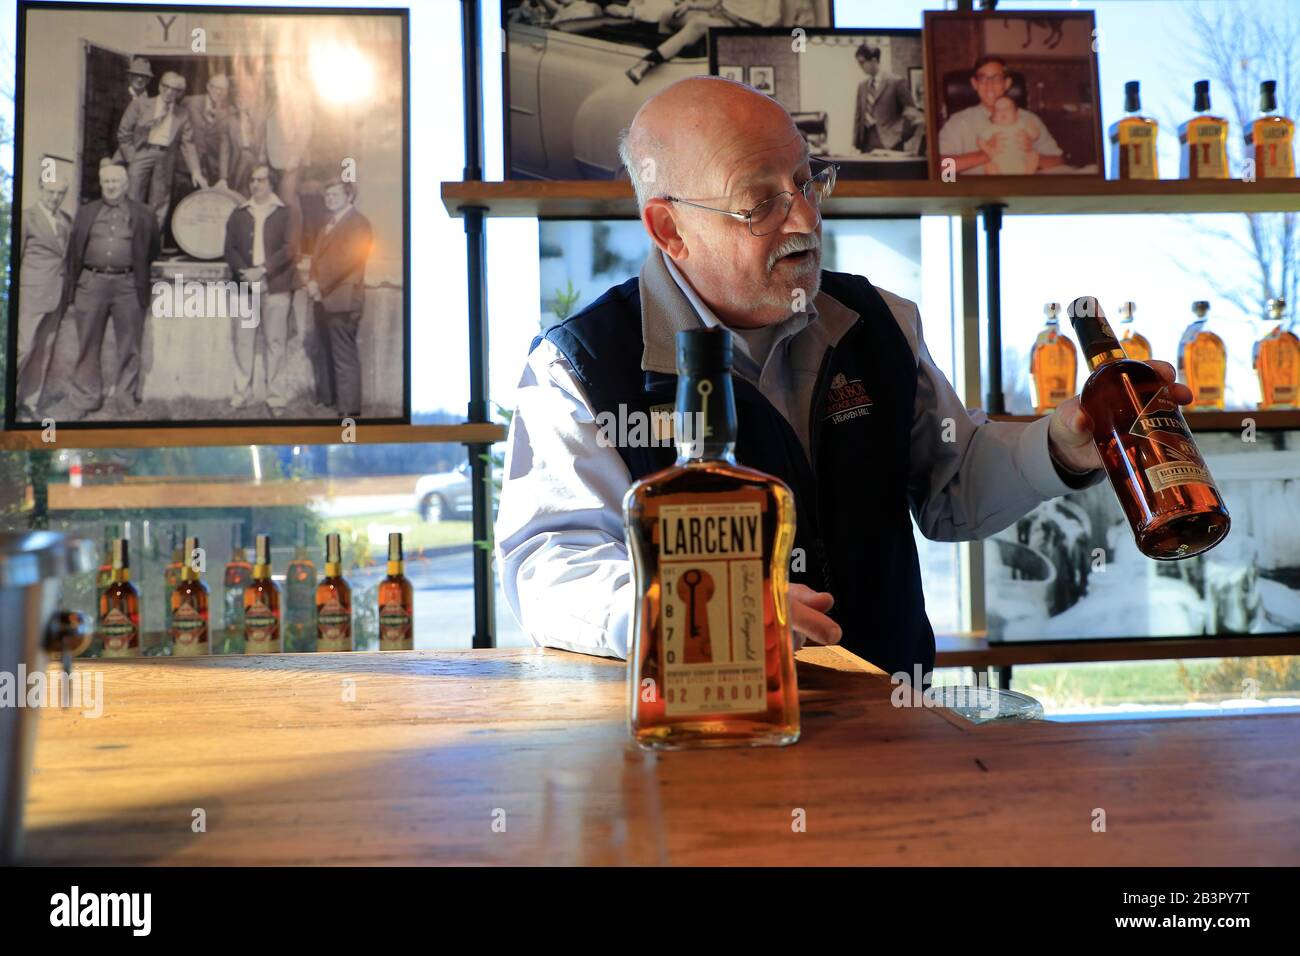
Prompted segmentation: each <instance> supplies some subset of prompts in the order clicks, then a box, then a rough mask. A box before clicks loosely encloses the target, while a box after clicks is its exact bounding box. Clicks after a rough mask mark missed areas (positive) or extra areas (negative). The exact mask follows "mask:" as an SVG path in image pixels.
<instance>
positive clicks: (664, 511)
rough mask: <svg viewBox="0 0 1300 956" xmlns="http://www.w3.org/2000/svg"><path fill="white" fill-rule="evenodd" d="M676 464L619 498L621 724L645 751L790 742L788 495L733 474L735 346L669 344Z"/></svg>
mask: <svg viewBox="0 0 1300 956" xmlns="http://www.w3.org/2000/svg"><path fill="white" fill-rule="evenodd" d="M677 375H678V379H677V411H676V414H675V416H674V427H675V429H676V444H677V454H678V457H677V463H676V464H674V465H673V466H672V467H670V468H665V469H664V470H662V471H658V472H655V473H654V474H652V475H648V476H646V477H645V478H643V479H642V480H641V481H638V482H637V483H636V484H634V485H633V486H632V487H631V488H630V489H629V490H628V493H627V495H626V497H624V499H623V520H624V526H625V529H626V532H627V547H628V552H629V555H630V557H631V560H632V577H633V581H634V582H635V585H636V602H635V605H634V609H633V612H632V625H631V632H632V633H631V646H630V648H629V651H628V700H629V705H630V709H629V715H628V717H629V725H630V729H631V732H632V737H633V739H635V740H636V742H637V743H638V744H639V745H641V746H642V747H645V748H648V749H679V748H691V747H719V746H760V745H778V746H779V745H784V744H792V743H794V742H795V741H796V740H798V739H799V695H798V690H797V688H796V686H795V673H794V649H793V646H792V643H791V636H790V611H789V605H788V596H787V588H788V586H789V567H790V548H791V546H792V544H793V542H794V497H793V495H792V494H791V493H790V489H789V488H787V487H786V486H785V485H784V484H783V483H782V482H780V481H778V480H777V479H776V478H773V477H772V476H770V475H766V474H764V473H763V472H761V471H755V470H754V469H752V468H746V467H744V466H742V465H738V464H736V457H735V445H736V407H735V398H734V396H733V394H732V386H731V334H730V333H729V332H728V331H727V330H725V329H693V330H690V331H683V332H678V333H677Z"/></svg>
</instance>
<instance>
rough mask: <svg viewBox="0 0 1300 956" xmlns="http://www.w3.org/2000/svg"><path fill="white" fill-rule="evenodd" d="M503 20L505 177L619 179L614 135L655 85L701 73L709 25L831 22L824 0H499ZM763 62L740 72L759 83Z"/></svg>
mask: <svg viewBox="0 0 1300 956" xmlns="http://www.w3.org/2000/svg"><path fill="white" fill-rule="evenodd" d="M501 20H502V23H501V26H502V30H503V32H504V33H505V37H506V56H505V57H504V58H503V59H504V64H505V66H504V69H505V75H504V77H503V83H502V86H503V89H504V92H505V98H506V108H505V110H504V111H503V112H504V115H505V157H506V159H505V163H506V178H508V179H618V178H620V177H621V176H622V175H623V170H622V163H621V161H620V160H619V156H618V135H619V133H620V132H621V131H622V130H623V129H625V128H627V126H628V125H629V124H630V123H631V122H632V117H633V116H635V115H636V111H637V110H638V109H640V107H641V104H642V103H644V102H645V101H646V100H648V99H649V98H650V97H651V96H653V95H654V94H655V93H657V92H658V91H659V90H662V89H663V88H664V87H666V86H668V85H670V84H672V83H674V82H676V81H677V80H680V79H684V78H685V77H688V76H695V75H699V74H707V73H708V72H709V33H710V31H711V30H715V29H718V28H741V27H743V28H747V29H753V28H762V27H766V28H778V27H779V28H784V30H785V32H786V34H787V37H788V36H789V31H790V30H792V29H793V28H795V27H802V28H805V29H807V28H812V27H829V26H832V25H833V24H834V11H833V9H832V0H502V3H501ZM770 66H771V65H770V64H755V68H752V69H750V70H749V71H748V72H747V73H746V74H745V75H743V76H739V77H738V79H740V80H741V81H742V82H750V83H754V82H756V81H757V82H758V83H762V82H763V81H764V79H763V78H764V77H765V76H767V75H769V74H770ZM761 67H767V68H768V70H767V71H766V72H765V70H764V69H761ZM750 74H753V77H752V78H750ZM733 75H735V74H734V73H733Z"/></svg>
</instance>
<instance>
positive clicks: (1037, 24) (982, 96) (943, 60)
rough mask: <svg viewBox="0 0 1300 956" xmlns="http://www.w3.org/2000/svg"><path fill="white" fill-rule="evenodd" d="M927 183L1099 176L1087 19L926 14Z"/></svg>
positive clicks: (1055, 13) (1070, 14)
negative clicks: (968, 178)
mask: <svg viewBox="0 0 1300 956" xmlns="http://www.w3.org/2000/svg"><path fill="white" fill-rule="evenodd" d="M924 23H925V29H924V34H925V83H926V87H927V92H928V100H929V107H928V109H927V110H926V114H927V116H928V119H929V124H930V136H929V140H930V170H931V176H932V177H934V178H937V179H945V180H949V181H951V180H952V179H954V178H956V177H960V176H1042V175H1084V176H1098V177H1100V176H1102V175H1103V169H1104V167H1103V165H1102V143H1103V140H1102V133H1101V106H1100V96H1099V93H1098V88H1099V84H1098V75H1097V53H1096V42H1097V31H1096V23H1095V19H1094V17H1093V14H1092V13H1091V12H1087V11H1060V10H1052V11H1042V12H1034V11H1022V10H1018V11H1016V12H1015V13H1002V12H999V11H991V12H981V13H966V12H940V11H926V13H925V21H924Z"/></svg>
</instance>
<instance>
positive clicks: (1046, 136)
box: [1029, 113, 1061, 156]
mask: <svg viewBox="0 0 1300 956" xmlns="http://www.w3.org/2000/svg"><path fill="white" fill-rule="evenodd" d="M1029 115H1030V116H1031V117H1033V122H1034V125H1035V126H1037V127H1038V139H1037V140H1036V141H1035V142H1034V149H1036V150H1037V151H1038V155H1039V156H1060V155H1061V147H1060V144H1058V143H1057V142H1056V140H1055V139H1053V138H1052V131H1051V130H1049V129H1048V128H1047V124H1046V123H1044V122H1043V121H1042V119H1041V118H1040V117H1039V116H1038V115H1037V114H1035V113H1030V114H1029Z"/></svg>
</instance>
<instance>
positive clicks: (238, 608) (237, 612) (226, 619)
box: [221, 526, 253, 654]
mask: <svg viewBox="0 0 1300 956" xmlns="http://www.w3.org/2000/svg"><path fill="white" fill-rule="evenodd" d="M231 537H232V538H233V543H232V545H231V552H230V561H229V562H227V564H226V567H225V571H224V572H223V574H222V579H221V583H222V586H223V588H224V590H223V592H222V597H223V602H224V608H223V610H224V612H225V613H224V614H223V615H222V622H221V623H222V640H221V653H222V654H242V653H243V652H244V588H246V587H248V583H249V582H250V581H252V580H253V566H252V565H251V564H249V563H248V553H247V552H246V551H245V550H244V546H243V542H242V540H241V535H240V529H239V527H238V526H236V527H235V529H234V532H233V533H232V535H231Z"/></svg>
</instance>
